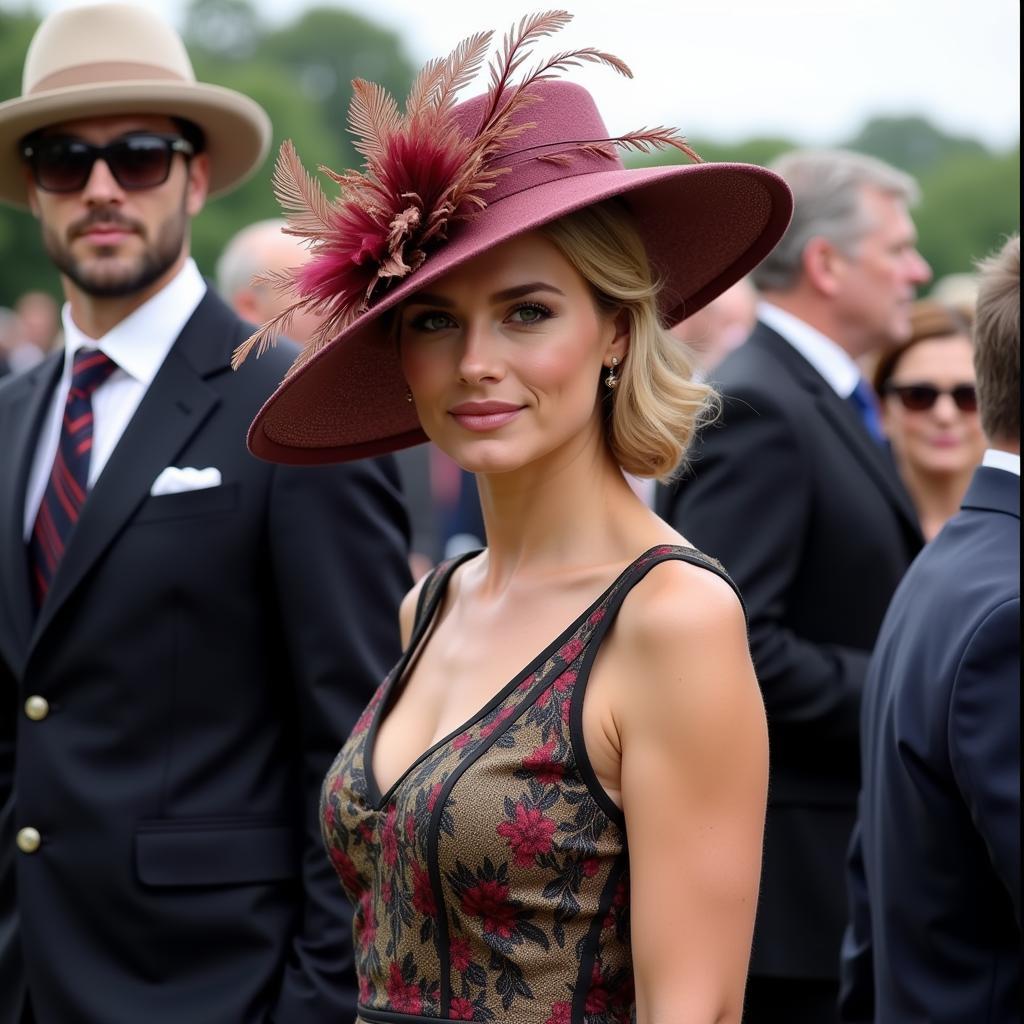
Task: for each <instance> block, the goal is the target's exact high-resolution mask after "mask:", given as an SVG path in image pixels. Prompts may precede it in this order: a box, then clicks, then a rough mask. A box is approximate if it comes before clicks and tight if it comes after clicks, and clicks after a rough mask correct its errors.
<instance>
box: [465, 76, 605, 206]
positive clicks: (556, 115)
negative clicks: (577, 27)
mask: <svg viewBox="0 0 1024 1024" xmlns="http://www.w3.org/2000/svg"><path fill="white" fill-rule="evenodd" d="M527 95H529V96H531V97H533V101H532V102H530V103H528V104H526V105H525V106H523V107H522V108H521V109H520V110H518V111H516V113H515V114H514V115H513V117H512V123H513V124H515V125H522V124H529V125H531V126H532V127H531V128H529V129H528V130H527V131H525V132H523V133H522V134H521V135H519V136H518V137H517V138H514V139H512V140H510V141H509V143H508V144H507V146H505V147H504V148H503V149H501V150H499V151H498V153H497V154H496V155H495V156H494V158H493V160H492V164H493V166H495V167H501V168H505V169H506V172H505V173H504V174H502V175H501V176H500V177H499V178H498V179H497V180H496V181H495V183H494V187H493V188H492V189H489V190H488V191H487V192H485V193H484V195H483V197H484V199H485V200H486V202H487V204H488V206H493V205H494V203H496V202H497V201H498V200H499V199H503V198H504V197H505V196H509V195H515V194H516V193H517V192H522V191H523V190H524V189H528V188H534V187H535V186H537V185H541V184H544V183H545V182H549V181H555V180H557V179H559V178H566V177H575V176H576V175H580V174H587V173H589V172H596V171H610V170H615V169H617V168H621V167H622V161H621V159H620V158H619V155H618V152H617V150H616V149H615V147H613V146H610V145H608V146H606V147H605V151H603V152H596V151H589V152H588V151H587V149H586V148H582V147H580V146H579V145H578V144H579V143H595V144H597V145H600V144H601V143H603V142H605V141H606V140H607V139H608V129H607V128H606V127H605V124H604V121H603V120H602V118H601V114H600V113H599V111H598V109H597V105H596V104H595V103H594V98H593V97H592V96H591V95H590V93H589V92H588V91H587V90H586V89H585V88H583V86H581V85H577V84H576V83H575V82H566V81H562V80H561V79H555V80H552V81H541V82H536V83H534V84H533V85H531V86H530V87H529V89H528V92H527ZM487 99H488V97H487V96H486V95H483V96H474V97H473V98H472V99H468V100H466V101H465V102H463V103H460V104H459V105H458V106H457V107H455V109H454V110H453V111H452V116H453V118H454V119H455V121H456V122H457V123H458V125H459V127H460V128H461V129H462V132H463V134H464V135H468V136H473V135H475V134H476V133H477V131H479V129H480V125H481V123H482V122H483V119H484V118H485V117H486V115H487V107H486V103H487ZM484 215H486V213H485V214H484Z"/></svg>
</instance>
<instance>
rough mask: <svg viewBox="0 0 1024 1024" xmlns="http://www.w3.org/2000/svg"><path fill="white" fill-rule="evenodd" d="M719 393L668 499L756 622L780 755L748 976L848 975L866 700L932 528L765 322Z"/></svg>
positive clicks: (774, 744) (773, 743) (726, 373)
mask: <svg viewBox="0 0 1024 1024" xmlns="http://www.w3.org/2000/svg"><path fill="white" fill-rule="evenodd" d="M712 383H714V384H717V385H718V386H719V388H720V390H721V391H722V394H723V410H722V416H721V419H720V420H719V421H718V422H716V423H714V424H711V425H709V426H708V427H706V428H705V429H704V430H702V432H701V435H700V438H699V440H698V443H697V444H696V445H695V448H694V451H693V454H692V457H691V461H690V466H689V468H688V469H687V471H686V472H685V473H684V474H683V476H682V477H681V479H680V480H679V481H678V482H677V483H675V484H674V485H672V486H671V487H669V488H662V489H661V491H660V492H659V494H658V496H657V499H656V506H655V507H656V508H657V510H658V511H659V512H660V514H661V515H662V516H663V517H664V518H665V519H667V520H668V521H669V522H670V523H672V525H673V526H675V527H676V529H678V530H679V532H680V533H682V534H683V535H684V536H685V537H686V538H687V539H688V540H689V541H690V542H691V543H692V544H694V545H695V546H696V547H698V548H700V550H702V551H706V552H707V553H708V554H710V555H714V557H716V558H718V559H719V560H720V561H721V562H722V563H723V564H724V565H725V567H726V569H727V570H728V571H729V574H730V575H731V576H732V578H733V579H734V580H735V581H736V583H737V585H738V586H739V588H740V591H741V593H742V594H743V598H744V600H745V601H746V604H747V608H748V610H749V614H750V649H751V653H752V655H753V658H754V666H755V668H756V669H757V676H758V681H759V682H760V684H761V690H762V693H763V694H764V701H765V708H766V710H767V713H768V730H769V740H770V743H769V746H770V750H771V773H770V779H769V790H768V821H767V825H766V830H765V852H764V871H763V882H762V887H761V896H760V899H759V901H758V908H757V924H756V927H755V930H754V948H753V954H752V957H751V973H752V974H755V975H761V976H766V977H779V978H818V979H833V980H834V979H835V978H836V976H837V974H838V958H839V944H840V941H841V939H842V934H843V926H844V924H845V923H846V896H845V893H844V889H843V885H844V883H843V871H844V866H845V863H846V850H847V847H848V845H849V841H850V832H851V830H852V828H853V823H854V820H855V818H856V803H857V790H858V787H859V784H860V765H859V761H858V755H859V751H858V743H857V735H858V728H859V715H860V698H861V690H862V687H863V684H864V676H865V673H866V671H867V665H868V659H869V657H870V654H871V649H872V647H873V646H874V643H875V638H876V636H877V633H878V627H879V626H880V625H881V622H882V617H883V616H884V615H885V609H886V608H887V607H888V604H889V601H890V599H891V598H892V595H893V592H894V591H895V589H896V585H897V583H899V580H900V578H901V577H902V576H903V573H904V572H906V570H907V567H908V566H909V565H910V562H911V560H912V559H913V557H914V555H916V554H917V552H918V551H919V550H920V546H921V543H922V541H921V535H920V529H919V527H918V524H917V516H916V513H915V512H914V508H913V506H912V505H911V502H910V499H909V498H908V496H907V494H906V492H905V490H904V489H903V486H902V484H901V483H900V481H899V478H898V477H897V474H896V471H895V468H894V467H893V464H892V459H891V458H890V457H889V455H888V453H887V452H886V451H884V450H883V449H882V448H880V447H879V446H878V445H877V444H876V443H875V442H874V441H872V440H871V438H870V436H869V435H868V433H867V431H866V430H865V429H864V425H863V423H862V421H861V420H860V418H859V416H858V414H857V412H856V411H855V410H854V409H853V407H852V406H851V405H850V403H849V402H846V401H844V400H843V399H841V398H840V397H839V396H838V395H837V394H836V392H835V391H834V390H833V388H832V387H831V386H830V385H829V384H828V383H827V382H826V381H825V379H824V378H823V377H822V376H821V375H820V374H819V373H818V372H817V371H816V370H815V369H814V367H813V366H811V364H810V363H809V362H808V361H807V360H806V359H804V357H803V356H802V355H800V353H798V352H797V350H796V349H795V348H794V347H793V346H792V345H790V344H789V343H788V342H787V341H786V340H785V339H783V338H781V337H780V336H779V335H778V334H777V333H776V332H775V331H773V330H771V329H770V328H768V327H767V326H766V325H765V324H758V326H757V327H756V329H755V331H754V333H753V335H752V336H751V337H750V339H749V340H748V341H747V342H746V343H745V344H743V345H741V346H740V347H739V348H738V349H736V351H735V352H733V353H731V354H730V355H729V356H728V357H727V358H726V359H725V361H724V362H723V363H722V364H721V366H719V367H718V369H717V370H716V371H715V374H714V379H713V380H712Z"/></svg>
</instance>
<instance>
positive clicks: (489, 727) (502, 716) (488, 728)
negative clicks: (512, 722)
mask: <svg viewBox="0 0 1024 1024" xmlns="http://www.w3.org/2000/svg"><path fill="white" fill-rule="evenodd" d="M514 714H515V708H509V707H505V708H502V709H501V710H500V711H499V712H498V713H497V715H495V716H494V719H493V720H492V721H490V722H488V723H487V724H486V725H485V726H484V727H483V728H482V729H481V730H480V736H481V737H482V738H484V739H486V738H487V737H488V736H490V735H491V733H492V732H494V730H495V729H498V728H500V727H501V725H502V723H503V722H505V720H506V719H508V718H511V717H512V715H514Z"/></svg>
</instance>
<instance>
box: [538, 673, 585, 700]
mask: <svg viewBox="0 0 1024 1024" xmlns="http://www.w3.org/2000/svg"><path fill="white" fill-rule="evenodd" d="M575 682H576V673H575V672H573V671H572V669H566V670H565V671H564V672H563V673H562V674H561V675H560V676H558V678H557V679H555V681H554V682H553V683H552V684H551V685H550V686H549V687H548V688H547V689H546V690H545V691H544V692H543V693H542V694H541V695H540V696H539V697H538V698H537V703H538V704H539V705H540V706H541V707H542V708H546V707H547V706H548V702H549V701H550V700H551V698H552V697H554V696H556V695H558V694H562V693H567V692H568V691H569V689H570V688H571V687H572V684H573V683H575Z"/></svg>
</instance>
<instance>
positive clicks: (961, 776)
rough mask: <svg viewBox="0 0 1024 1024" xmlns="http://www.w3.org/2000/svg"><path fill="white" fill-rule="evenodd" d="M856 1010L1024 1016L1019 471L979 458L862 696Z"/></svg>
mask: <svg viewBox="0 0 1024 1024" xmlns="http://www.w3.org/2000/svg"><path fill="white" fill-rule="evenodd" d="M861 745H862V750H863V758H862V760H863V766H864V767H863V771H864V782H863V789H862V792H861V796H860V815H859V820H858V825H857V829H856V830H855V832H854V838H853V841H852V844H851V853H850V864H849V871H848V878H849V891H850V902H851V924H850V926H849V928H848V929H847V934H846V937H845V939H844V943H843V955H842V996H841V1009H842V1016H843V1019H844V1020H846V1021H858V1022H860V1021H875V1022H877V1024H918V1022H920V1024H925V1022H928V1024H965V1022H967V1021H978V1022H979V1024H980V1022H982V1021H984V1022H985V1024H1009V1022H1010V1021H1019V1020H1020V998H1021V990H1020V978H1021V970H1020V941H1021V905H1020V479H1019V477H1017V476H1015V475H1014V474H1012V473H1008V472H1005V471H1004V470H1000V469H993V468H988V467H984V466H983V467H980V468H979V469H978V470H977V472H976V473H975V476H974V479H973V481H972V483H971V486H970V489H969V490H968V492H967V496H966V498H965V499H964V502H963V506H962V509H961V511H960V513H959V514H958V515H957V516H956V517H955V518H954V519H953V520H951V521H950V522H949V523H947V525H946V526H945V528H944V529H943V530H942V532H941V533H940V534H939V535H938V537H936V538H935V540H934V541H933V542H932V543H931V544H929V545H928V547H927V548H925V550H924V552H923V553H922V554H921V555H920V556H919V558H918V559H917V560H916V561H915V563H914V565H913V566H912V567H911V569H910V571H909V572H908V573H907V576H906V578H905V579H904V581H903V583H902V584H901V585H900V587H899V590H898V591H897V593H896V596H895V597H894V598H893V602H892V606H891V607H890V609H889V611H888V613H887V615H886V618H885V622H884V624H883V626H882V631H881V634H880V636H879V641H878V646H877V648H876V650H875V654H874V657H873V659H872V662H871V667H870V671H869V676H868V682H867V687H866V691H865V696H864V714H863V729H862V731H861Z"/></svg>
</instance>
